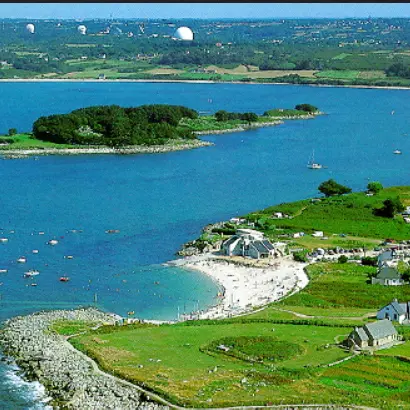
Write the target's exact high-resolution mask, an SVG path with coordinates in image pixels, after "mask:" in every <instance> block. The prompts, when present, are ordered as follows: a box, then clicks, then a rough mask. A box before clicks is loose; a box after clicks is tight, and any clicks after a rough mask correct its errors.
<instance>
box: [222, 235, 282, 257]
mask: <svg viewBox="0 0 410 410" xmlns="http://www.w3.org/2000/svg"><path fill="white" fill-rule="evenodd" d="M222 249H223V252H224V254H225V255H228V256H233V255H236V256H250V257H252V258H255V259H261V258H267V257H269V256H275V247H274V246H273V245H272V243H271V242H270V241H269V240H268V239H266V238H264V236H263V233H262V232H259V231H255V230H253V229H238V230H237V231H236V233H235V235H232V236H231V237H230V238H229V239H227V240H226V241H225V242H224V243H223V244H222Z"/></svg>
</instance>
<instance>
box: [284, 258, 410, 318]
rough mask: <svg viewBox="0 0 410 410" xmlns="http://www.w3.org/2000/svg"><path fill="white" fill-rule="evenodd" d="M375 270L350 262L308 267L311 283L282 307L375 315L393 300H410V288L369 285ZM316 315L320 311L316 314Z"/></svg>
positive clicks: (287, 300)
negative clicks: (370, 277)
mask: <svg viewBox="0 0 410 410" xmlns="http://www.w3.org/2000/svg"><path fill="white" fill-rule="evenodd" d="M375 271H376V268H375V267H371V266H361V265H357V264H353V263H348V264H338V263H317V264H314V265H310V266H309V267H308V270H307V273H308V275H309V278H310V280H311V282H310V283H309V286H308V287H307V288H305V289H303V290H302V291H300V292H299V293H297V294H295V295H293V296H290V297H289V298H286V299H285V300H284V301H283V302H281V305H285V306H292V305H293V306H304V307H313V308H320V309H326V308H328V307H330V308H339V307H340V308H354V309H369V313H370V312H373V313H375V312H376V311H377V310H378V309H380V308H381V307H383V306H384V305H387V304H388V303H390V302H391V301H392V300H393V299H394V298H397V299H399V300H410V286H382V285H371V284H370V283H368V279H369V278H368V275H369V274H372V273H374V272H375ZM318 312H319V311H318Z"/></svg>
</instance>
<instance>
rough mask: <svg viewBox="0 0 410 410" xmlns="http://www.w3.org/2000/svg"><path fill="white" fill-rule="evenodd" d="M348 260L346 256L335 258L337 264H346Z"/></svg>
mask: <svg viewBox="0 0 410 410" xmlns="http://www.w3.org/2000/svg"><path fill="white" fill-rule="evenodd" d="M348 260H349V258H348V257H347V256H346V255H340V256H339V257H338V258H337V261H338V262H339V263H346V262H347V261H348Z"/></svg>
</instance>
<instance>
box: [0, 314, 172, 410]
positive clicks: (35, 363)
mask: <svg viewBox="0 0 410 410" xmlns="http://www.w3.org/2000/svg"><path fill="white" fill-rule="evenodd" d="M118 319H119V317H117V316H116V315H114V314H108V313H104V312H102V311H99V310H97V309H94V308H86V309H75V310H54V311H48V312H39V313H35V314H31V315H28V316H17V317H15V318H12V319H9V320H7V321H6V322H5V324H4V328H3V329H2V330H1V333H0V344H1V345H2V348H3V349H4V353H5V354H6V355H7V356H11V357H13V359H14V360H15V362H16V363H17V365H18V366H19V367H20V368H21V369H22V370H23V372H24V376H25V377H26V378H27V379H29V380H37V381H39V382H40V383H41V384H42V385H44V386H45V388H46V390H47V393H48V394H49V395H50V396H51V398H52V402H50V403H49V404H51V405H53V408H56V409H73V410H74V409H76V410H95V409H116V410H120V409H129V410H131V409H141V410H165V409H169V407H168V406H164V405H162V404H158V403H157V402H154V401H152V397H151V398H150V397H149V396H147V394H145V393H144V392H143V391H142V389H140V388H138V387H137V386H133V385H132V384H131V383H129V382H125V381H121V380H120V379H118V378H116V377H114V376H111V375H109V374H106V373H103V372H101V371H99V370H98V369H97V368H96V367H95V364H94V362H93V361H92V360H91V359H89V358H87V356H85V355H84V354H83V353H81V352H79V351H77V350H76V349H75V348H74V347H73V346H72V345H71V344H70V343H69V342H68V341H67V340H66V339H65V338H64V336H61V335H58V334H55V333H53V332H50V331H48V329H49V326H50V325H51V324H52V322H54V321H56V320H81V321H89V322H96V323H99V324H101V325H102V324H112V325H113V324H115V322H116V320H118Z"/></svg>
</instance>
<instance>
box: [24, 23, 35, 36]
mask: <svg viewBox="0 0 410 410" xmlns="http://www.w3.org/2000/svg"><path fill="white" fill-rule="evenodd" d="M26 30H27V31H28V32H29V33H31V34H33V33H34V24H31V23H29V24H27V26H26Z"/></svg>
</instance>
